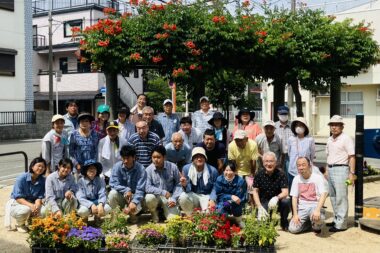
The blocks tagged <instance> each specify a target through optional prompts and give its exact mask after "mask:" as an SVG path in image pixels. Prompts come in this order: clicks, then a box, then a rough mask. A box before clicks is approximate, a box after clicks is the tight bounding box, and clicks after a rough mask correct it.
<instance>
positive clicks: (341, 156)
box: [326, 133, 355, 165]
mask: <svg viewBox="0 0 380 253" xmlns="http://www.w3.org/2000/svg"><path fill="white" fill-rule="evenodd" d="M326 153H327V164H347V165H348V157H349V156H351V155H354V154H355V147H354V142H353V140H352V139H351V138H350V137H349V136H348V135H347V134H345V133H341V134H340V135H339V136H338V137H336V138H335V139H334V138H333V137H332V136H330V137H329V138H328V140H327V143H326Z"/></svg>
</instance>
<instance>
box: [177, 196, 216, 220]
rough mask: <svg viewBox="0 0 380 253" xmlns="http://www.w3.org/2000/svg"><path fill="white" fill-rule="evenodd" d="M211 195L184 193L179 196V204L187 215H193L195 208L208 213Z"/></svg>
mask: <svg viewBox="0 0 380 253" xmlns="http://www.w3.org/2000/svg"><path fill="white" fill-rule="evenodd" d="M209 200H210V195H203V194H197V193H194V192H189V193H186V192H182V193H181V195H180V196H179V199H178V202H179V205H180V206H181V209H182V211H183V212H184V213H186V215H190V214H192V213H193V211H194V208H201V209H202V211H206V210H207V208H208V201H209Z"/></svg>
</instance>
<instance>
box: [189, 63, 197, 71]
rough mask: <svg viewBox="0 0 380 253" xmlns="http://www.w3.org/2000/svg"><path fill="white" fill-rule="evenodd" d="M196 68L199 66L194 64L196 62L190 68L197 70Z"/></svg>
mask: <svg viewBox="0 0 380 253" xmlns="http://www.w3.org/2000/svg"><path fill="white" fill-rule="evenodd" d="M196 68H197V66H196V65H194V64H191V65H190V67H189V69H190V70H195V69H196Z"/></svg>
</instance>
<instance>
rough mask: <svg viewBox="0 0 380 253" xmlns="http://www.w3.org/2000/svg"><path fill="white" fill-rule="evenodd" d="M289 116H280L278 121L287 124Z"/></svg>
mask: <svg viewBox="0 0 380 253" xmlns="http://www.w3.org/2000/svg"><path fill="white" fill-rule="evenodd" d="M288 118H289V117H288V115H278V119H279V120H280V121H281V122H286V121H288Z"/></svg>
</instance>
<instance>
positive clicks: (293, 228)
mask: <svg viewBox="0 0 380 253" xmlns="http://www.w3.org/2000/svg"><path fill="white" fill-rule="evenodd" d="M316 207H317V205H312V206H305V207H302V209H299V210H298V217H299V219H300V221H301V223H300V224H297V225H296V224H295V223H294V222H293V220H291V221H290V224H289V232H290V233H292V234H298V233H301V232H305V231H307V230H310V228H312V229H313V230H320V229H322V226H323V221H324V220H325V218H326V216H325V210H324V209H321V218H320V220H319V221H318V222H313V221H312V219H311V215H312V214H313V212H314V210H315V208H316Z"/></svg>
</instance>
